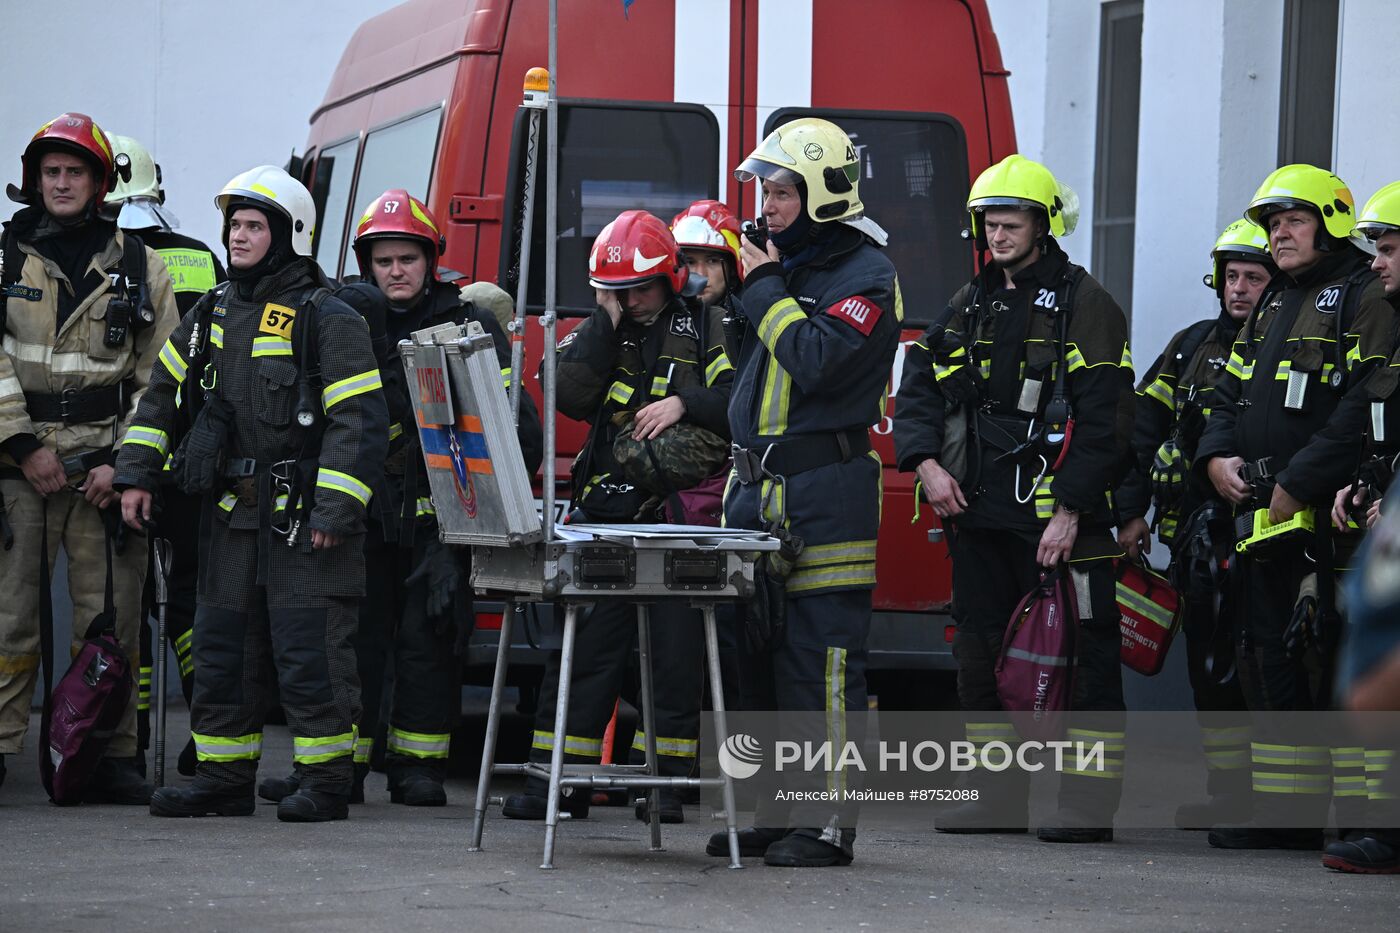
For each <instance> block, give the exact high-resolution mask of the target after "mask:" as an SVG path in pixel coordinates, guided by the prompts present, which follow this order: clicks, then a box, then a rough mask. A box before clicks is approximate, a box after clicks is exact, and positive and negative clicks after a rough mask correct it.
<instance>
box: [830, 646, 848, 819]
mask: <svg viewBox="0 0 1400 933" xmlns="http://www.w3.org/2000/svg"><path fill="white" fill-rule="evenodd" d="M826 739H827V742H828V743H829V746H828V747H829V748H831V749H832V750H833V751H838V753H839V749H842V748H844V747H845V745H846V649H845V648H831V647H828V648H827V649H826ZM826 787H827V790H830V791H834V792H836V793H838V794H839V793H841V792H843V791H844V790H845V787H846V772H845V770H844V769H843V770H837V771H828V772H827V775H826Z"/></svg>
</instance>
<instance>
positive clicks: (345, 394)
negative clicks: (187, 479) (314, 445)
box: [117, 258, 389, 595]
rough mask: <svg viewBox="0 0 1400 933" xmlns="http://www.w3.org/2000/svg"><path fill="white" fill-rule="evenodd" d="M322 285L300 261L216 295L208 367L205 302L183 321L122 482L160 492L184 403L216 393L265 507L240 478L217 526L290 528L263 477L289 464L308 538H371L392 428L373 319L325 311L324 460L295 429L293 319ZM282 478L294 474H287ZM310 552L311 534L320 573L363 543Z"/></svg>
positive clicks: (345, 584) (121, 461) (148, 400)
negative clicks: (200, 331) (202, 338)
mask: <svg viewBox="0 0 1400 933" xmlns="http://www.w3.org/2000/svg"><path fill="white" fill-rule="evenodd" d="M322 283H323V280H322V279H321V277H320V274H319V272H318V271H317V270H316V268H315V266H314V265H312V263H311V261H310V260H307V259H302V258H297V259H294V260H292V261H291V262H290V263H288V264H287V265H286V266H283V267H282V268H281V269H279V270H277V271H275V272H272V273H269V274H268V275H266V276H264V277H262V278H261V279H258V280H257V281H256V282H253V283H251V285H252V287H251V289H249V290H248V291H247V292H244V291H242V290H241V289H240V287H239V285H243V286H244V287H245V288H246V287H247V285H248V284H249V283H231V284H229V285H228V286H224V287H222V288H221V289H219V290H216V291H215V292H213V293H211V294H210V296H209V297H208V298H206V299H204V300H205V301H211V302H212V303H213V307H212V311H211V312H210V314H209V316H208V320H209V322H210V329H209V333H208V347H207V364H205V365H202V366H201V365H199V364H198V363H196V365H195V366H194V367H192V366H191V353H190V349H191V348H190V346H189V344H190V334H191V330H192V328H193V326H194V324H195V322H196V321H197V320H199V319H200V317H201V316H202V315H201V311H202V308H203V302H201V304H200V305H199V306H197V307H196V309H195V310H194V311H192V312H191V313H190V314H188V315H186V316H185V319H184V320H183V321H181V322H180V326H179V327H177V328H176V329H175V332H174V333H173V334H172V335H171V337H170V339H169V340H167V341H166V343H165V346H164V347H162V349H161V351H160V359H159V362H158V363H157V364H156V366H155V368H154V370H153V371H152V374H151V385H150V388H149V390H148V391H147V393H146V395H145V397H144V398H143V399H142V400H141V405H140V407H139V408H138V409H137V413H136V418H135V420H134V422H133V425H132V428H131V431H130V432H129V433H128V435H127V438H126V443H124V444H123V445H122V450H121V455H120V457H119V458H118V461H117V483H118V484H119V485H122V486H135V487H139V488H142V489H148V490H155V488H156V485H157V481H158V478H159V475H160V472H161V469H162V466H163V465H164V463H165V460H166V457H167V455H168V454H169V453H170V452H171V450H172V449H174V447H175V446H177V445H178V443H179V440H180V437H181V434H182V432H183V430H184V417H185V415H184V413H183V412H182V411H180V406H179V402H178V400H177V393H179V392H181V390H182V389H183V390H184V391H186V392H198V391H200V388H201V386H207V387H210V389H211V391H213V392H217V393H218V394H219V395H220V396H222V398H223V399H224V400H225V401H227V402H229V403H230V404H231V405H232V406H233V409H234V415H235V417H234V421H233V426H232V431H231V434H230V437H229V440H228V444H227V447H226V448H225V454H226V456H227V457H228V458H229V459H230V460H231V461H232V460H233V459H235V458H247V459H250V460H252V461H255V463H256V471H257V472H256V476H255V477H254V479H256V480H257V481H258V482H257V484H256V485H257V487H258V491H257V495H256V496H252V495H249V494H248V492H247V489H246V486H244V487H243V488H241V489H240V486H239V483H238V482H237V481H236V480H234V479H232V478H230V479H229V480H228V481H227V483H226V485H225V487H224V488H222V489H218V490H216V491H215V492H214V493H213V494H212V497H213V499H214V505H215V508H214V514H215V517H216V518H217V519H218V521H220V522H223V523H227V527H229V528H231V529H235V530H238V529H258V528H261V529H264V530H266V529H268V528H269V527H271V526H280V527H285V523H286V522H287V520H288V516H287V515H285V514H284V509H285V508H286V506H287V498H286V497H287V490H285V489H284V490H281V491H280V492H279V491H276V490H274V489H273V485H272V484H271V483H268V482H266V481H264V477H266V476H267V474H268V471H269V470H270V469H271V467H272V466H273V465H274V464H288V463H289V462H290V463H291V464H300V469H299V470H298V472H297V474H296V475H297V477H298V479H300V480H301V482H302V483H304V486H305V488H306V489H307V492H308V493H310V495H309V497H306V498H309V500H310V501H309V502H307V501H306V500H305V499H304V500H303V502H304V505H310V506H311V507H310V511H309V515H307V516H306V519H307V520H306V521H305V526H306V528H308V529H311V530H319V531H324V532H328V533H331V534H335V535H341V536H350V535H356V534H359V533H361V532H363V530H364V516H365V509H366V507H367V506H368V505H369V502H370V498H371V490H372V489H373V488H374V486H375V485H376V484H377V483H378V482H379V479H380V473H381V471H382V470H383V467H384V460H385V456H386V453H387V450H388V433H389V421H388V415H387V408H386V405H385V401H384V393H383V391H382V390H381V379H380V375H379V367H378V364H377V362H376V361H375V358H374V353H373V350H372V349H371V344H370V338H369V328H368V326H367V325H366V324H365V321H364V318H362V317H360V315H359V314H358V313H356V312H355V311H354V310H353V309H352V308H350V307H349V306H348V305H346V304H345V303H344V302H341V301H339V300H337V299H336V298H334V297H327V298H326V299H325V301H324V302H322V303H321V305H320V309H319V317H318V321H317V325H316V336H317V338H318V339H317V355H318V357H319V363H320V369H321V375H320V380H319V385H316V386H313V387H312V388H313V390H314V391H315V392H316V394H317V396H318V399H317V401H318V402H319V405H318V407H319V409H320V411H318V412H317V415H318V416H319V418H320V419H321V422H322V425H323V428H322V434H321V438H320V445H319V450H308V449H307V437H308V432H307V431H306V430H305V429H304V428H302V427H301V426H299V425H298V424H297V423H296V420H295V419H294V413H295V410H296V408H297V401H298V395H299V392H300V382H301V369H302V367H303V366H304V365H306V361H305V360H301V359H298V355H297V352H296V350H295V349H294V346H295V341H296V337H297V336H299V335H300V331H299V330H297V328H296V320H297V317H298V316H299V315H305V314H314V313H317V311H316V306H315V305H314V304H312V303H311V302H310V300H309V299H310V297H311V295H312V293H313V292H314V291H315V289H316V287H317V286H318V285H321V284H322ZM282 470H283V472H284V473H285V472H286V468H285V466H284V467H282ZM269 500H270V501H269ZM312 503H314V504H312ZM283 537H285V536H278V537H277V538H275V539H273V540H275V541H280V540H282V538H283ZM280 546H281V548H282V551H283V552H287V551H291V550H293V549H292V548H289V547H287V546H286V544H285V543H283V544H282V545H280ZM310 547H311V538H310V535H309V534H308V533H305V532H303V533H302V534H301V535H300V537H299V539H298V541H297V546H296V550H297V551H298V552H301V553H303V554H304V555H306V557H305V559H306V560H307V561H308V562H309V564H315V565H316V566H322V565H328V564H329V563H331V562H333V561H334V560H336V559H342V558H343V559H349V557H350V556H351V555H352V554H353V555H360V546H359V544H358V542H352V543H349V544H346V545H344V546H342V547H339V548H333V549H330V550H329V551H325V552H320V553H321V555H322V556H320V557H318V558H314V559H313V552H311V551H310ZM332 555H338V556H332ZM264 557H265V555H264ZM356 559H357V560H360V561H362V560H363V558H362V556H357V557H356ZM278 563H285V562H283V561H278ZM260 582H261V579H260ZM330 585H331V588H332V589H333V590H335V589H337V587H336V586H335V584H334V583H332V584H330ZM363 585H364V581H363V575H361V576H360V579H359V580H358V581H343V580H342V581H340V587H341V588H343V589H344V591H343V592H340V591H333V592H323V593H322V595H359V593H360V591H361V590H362V589H363Z"/></svg>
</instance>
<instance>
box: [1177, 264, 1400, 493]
mask: <svg viewBox="0 0 1400 933" xmlns="http://www.w3.org/2000/svg"><path fill="white" fill-rule="evenodd" d="M1339 317H1340V318H1341V319H1342V320H1341V321H1340V324H1339V320H1338V319H1339ZM1394 321H1395V311H1394V309H1393V308H1392V307H1391V306H1390V304H1389V302H1387V301H1386V300H1385V295H1384V289H1383V288H1382V286H1381V284H1380V282H1379V280H1377V279H1376V277H1375V275H1374V274H1373V273H1372V272H1370V271H1369V269H1368V268H1367V264H1366V261H1365V257H1364V256H1363V255H1362V254H1361V252H1360V251H1359V250H1356V249H1354V248H1351V247H1348V248H1347V249H1345V250H1344V251H1342V252H1340V253H1336V254H1328V255H1326V256H1325V257H1324V258H1323V259H1322V260H1321V261H1320V262H1318V263H1317V264H1316V265H1314V266H1313V267H1312V268H1310V269H1308V270H1306V271H1304V272H1300V273H1297V274H1295V275H1292V276H1290V275H1288V274H1287V273H1283V272H1280V273H1279V274H1278V275H1277V276H1275V277H1274V280H1273V281H1272V282H1270V283H1269V288H1268V290H1267V291H1266V292H1265V293H1264V296H1263V298H1261V299H1260V301H1259V307H1257V308H1256V309H1255V310H1254V313H1253V314H1251V315H1250V316H1249V319H1248V320H1246V321H1245V324H1244V327H1242V328H1241V329H1240V332H1239V335H1238V336H1237V337H1236V339H1235V344H1234V347H1233V348H1232V350H1231V353H1230V360H1229V362H1228V363H1227V364H1226V367H1225V375H1224V376H1223V377H1222V378H1221V380H1220V382H1219V383H1218V384H1217V385H1216V387H1215V400H1214V404H1213V407H1212V410H1211V416H1210V420H1209V421H1207V422H1206V430H1205V434H1204V435H1203V436H1202V437H1201V443H1200V446H1199V448H1198V449H1197V452H1196V463H1195V467H1194V468H1195V469H1196V470H1197V471H1201V472H1203V471H1204V469H1205V466H1206V464H1207V463H1208V462H1209V461H1210V460H1211V459H1212V458H1214V457H1231V456H1237V457H1243V458H1244V459H1245V461H1246V462H1258V461H1261V460H1262V461H1264V465H1265V470H1266V472H1267V474H1270V475H1272V476H1273V478H1274V480H1275V481H1276V482H1277V483H1279V484H1280V485H1282V486H1283V488H1284V489H1286V490H1287V491H1288V492H1289V494H1290V495H1292V496H1293V497H1294V498H1296V499H1299V500H1300V501H1302V502H1305V503H1308V504H1310V505H1317V506H1327V507H1330V506H1331V501H1332V496H1333V495H1334V494H1335V493H1336V490H1337V489H1338V488H1339V486H1338V484H1337V483H1336V479H1335V477H1336V474H1335V473H1333V472H1332V470H1330V469H1328V468H1327V467H1326V466H1324V465H1321V464H1320V461H1319V459H1318V457H1317V456H1316V455H1317V454H1319V453H1322V452H1323V451H1325V450H1326V449H1327V448H1325V447H1322V448H1316V449H1314V450H1312V451H1309V453H1308V455H1307V456H1301V457H1300V456H1299V452H1300V451H1303V450H1304V448H1307V447H1309V446H1310V441H1311V439H1312V438H1313V435H1315V434H1317V433H1318V432H1319V431H1320V430H1321V429H1322V428H1324V427H1325V426H1326V425H1327V424H1328V422H1329V421H1330V420H1331V419H1332V417H1333V414H1334V413H1335V411H1336V409H1337V405H1338V403H1339V402H1340V401H1341V399H1342V396H1343V395H1344V394H1345V393H1346V392H1348V391H1349V390H1350V389H1352V388H1353V387H1354V386H1357V385H1359V384H1360V383H1362V382H1365V381H1366V378H1367V377H1368V376H1369V375H1370V374H1371V372H1372V370H1374V369H1375V368H1376V367H1377V366H1378V365H1380V364H1382V363H1383V362H1384V361H1385V359H1386V358H1387V357H1388V356H1389V355H1390V351H1391V344H1392V333H1393V327H1394ZM1295 457H1296V458H1298V462H1297V464H1296V468H1295V465H1294V464H1293V462H1292V461H1293V460H1294V459H1295ZM1347 459H1348V461H1349V462H1350V463H1352V464H1353V465H1354V464H1355V454H1354V453H1353V455H1352V456H1351V457H1349V458H1347ZM1342 485H1344V484H1342Z"/></svg>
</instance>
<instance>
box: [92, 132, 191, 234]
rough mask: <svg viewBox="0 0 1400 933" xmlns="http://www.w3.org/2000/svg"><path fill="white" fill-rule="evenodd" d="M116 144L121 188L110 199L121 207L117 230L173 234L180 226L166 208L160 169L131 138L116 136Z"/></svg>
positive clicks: (108, 200)
mask: <svg viewBox="0 0 1400 933" xmlns="http://www.w3.org/2000/svg"><path fill="white" fill-rule="evenodd" d="M107 138H108V139H109V140H111V141H112V153H113V161H114V162H115V163H116V167H117V187H116V188H114V189H113V190H112V193H111V194H109V195H107V203H108V204H111V205H121V213H120V214H118V215H117V226H118V227H121V228H122V229H123V230H149V229H151V228H153V227H154V228H157V229H160V230H165V231H170V230H174V229H175V228H176V227H178V226H180V221H179V220H177V219H176V218H175V215H174V214H173V213H171V211H170V209H169V208H168V207H166V206H165V192H164V191H162V190H161V189H160V166H159V165H157V164H156V162H155V159H153V158H151V154H150V152H148V151H147V150H146V147H145V146H143V145H141V144H140V143H139V142H137V141H136V140H134V139H132V138H131V137H130V136H118V135H116V134H115V133H113V134H111V135H109V136H108V137H107Z"/></svg>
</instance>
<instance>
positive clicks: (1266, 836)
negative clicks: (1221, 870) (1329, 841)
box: [1207, 823, 1322, 852]
mask: <svg viewBox="0 0 1400 933" xmlns="http://www.w3.org/2000/svg"><path fill="white" fill-rule="evenodd" d="M1207 839H1208V841H1209V842H1210V844H1211V845H1212V846H1214V847H1215V848H1217V849H1298V850H1300V851H1311V852H1316V851H1317V850H1318V849H1320V848H1322V830H1320V829H1274V828H1272V827H1268V826H1256V825H1254V824H1253V823H1243V824H1240V825H1238V826H1217V827H1216V828H1215V829H1212V830H1211V831H1210V836H1208V837H1207Z"/></svg>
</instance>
